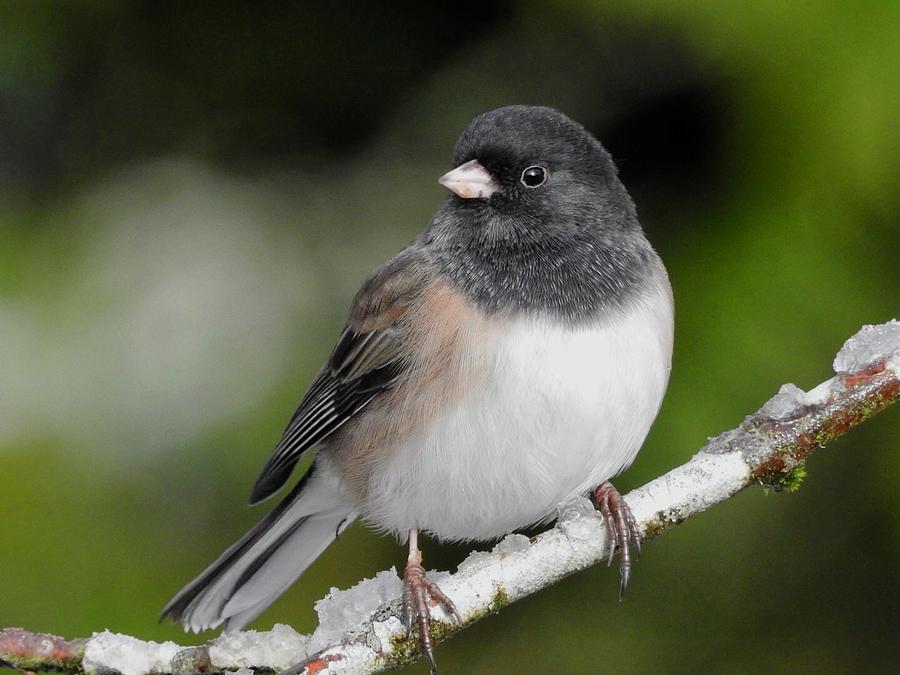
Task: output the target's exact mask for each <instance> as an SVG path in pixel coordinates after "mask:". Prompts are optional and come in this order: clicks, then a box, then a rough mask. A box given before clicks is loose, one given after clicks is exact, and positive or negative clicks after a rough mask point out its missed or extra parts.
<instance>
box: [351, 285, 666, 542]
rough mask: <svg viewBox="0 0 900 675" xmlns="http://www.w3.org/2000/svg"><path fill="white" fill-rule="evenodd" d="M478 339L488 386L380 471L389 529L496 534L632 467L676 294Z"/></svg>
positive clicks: (654, 406) (525, 324) (662, 379)
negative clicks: (585, 320)
mask: <svg viewBox="0 0 900 675" xmlns="http://www.w3.org/2000/svg"><path fill="white" fill-rule="evenodd" d="M481 339H482V340H483V336H481ZM469 342H470V343H469V344H468V345H466V349H467V351H469V353H471V354H473V358H474V359H475V362H477V363H479V364H481V365H480V367H481V368H483V369H484V370H485V371H486V372H485V373H484V375H485V377H484V378H483V380H482V382H483V384H482V385H481V386H479V387H478V388H477V389H476V390H475V391H473V392H471V394H469V395H467V396H465V397H464V399H463V400H462V401H460V402H459V403H458V404H456V405H455V406H453V407H452V408H451V409H449V410H447V411H446V413H444V414H443V415H442V416H440V417H439V418H438V419H437V420H436V421H435V422H434V423H433V424H432V425H431V426H430V428H429V430H428V432H427V433H426V434H424V436H423V437H421V438H417V439H416V440H415V441H414V442H413V441H411V442H409V443H407V444H406V445H405V446H403V447H401V448H399V449H397V451H396V452H392V453H390V455H389V459H388V460H387V461H386V462H384V463H383V464H382V465H380V467H379V469H378V470H376V471H374V472H373V474H372V476H371V480H370V483H369V491H368V494H369V499H368V503H367V504H366V505H365V506H364V508H363V516H364V517H365V518H366V520H368V521H369V522H370V523H372V524H374V525H376V526H378V527H379V528H383V529H385V530H388V531H392V532H395V533H397V534H400V535H401V536H402V535H405V533H406V531H407V530H409V529H410V528H413V527H416V528H419V529H423V530H427V531H429V532H431V533H432V534H434V535H436V536H438V537H439V538H441V539H491V538H494V537H499V536H502V535H503V534H506V533H507V532H510V531H512V530H514V529H517V528H521V527H525V526H527V525H530V524H532V523H536V522H539V521H544V520H548V519H550V518H552V517H553V516H554V515H555V513H556V509H557V506H558V505H559V504H561V503H563V502H565V501H567V500H569V499H570V498H572V497H573V496H575V495H577V494H584V493H586V492H587V491H588V490H590V489H591V488H593V487H595V486H597V485H598V484H600V483H602V482H603V481H605V480H608V479H609V478H611V477H612V476H614V475H615V474H617V473H618V472H620V471H621V470H623V469H624V468H626V467H627V466H629V465H630V464H631V462H632V461H633V460H634V458H635V456H636V455H637V452H638V450H639V449H640V446H641V444H642V443H643V441H644V438H645V437H646V435H647V432H648V431H649V429H650V425H651V423H652V422H653V419H654V418H655V417H656V413H657V411H658V410H659V406H660V404H661V402H662V397H663V393H664V392H665V388H666V384H667V382H668V377H669V369H670V363H671V355H672V302H671V296H670V294H669V291H668V288H667V287H666V288H660V291H659V293H658V294H656V295H655V296H653V297H649V298H647V299H645V300H644V301H642V302H641V303H640V304H638V305H636V306H635V307H634V308H633V309H632V310H631V311H630V312H629V313H628V314H627V315H625V316H622V317H620V318H618V319H616V320H609V319H608V320H605V321H603V322H598V323H597V324H594V325H589V326H583V327H581V328H578V329H566V328H563V327H561V326H560V325H559V324H558V322H556V321H549V320H546V319H538V318H523V319H519V320H516V321H515V322H513V324H512V325H511V329H510V330H509V331H505V332H503V333H502V334H501V335H499V336H498V337H496V338H495V339H494V340H493V341H492V342H491V343H490V344H487V345H485V344H483V343H482V344H474V343H475V340H470V341H469Z"/></svg>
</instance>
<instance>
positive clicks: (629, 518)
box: [591, 482, 641, 601]
mask: <svg viewBox="0 0 900 675" xmlns="http://www.w3.org/2000/svg"><path fill="white" fill-rule="evenodd" d="M591 501H592V502H593V504H594V508H595V509H597V510H598V511H599V512H600V515H601V516H602V517H603V523H604V525H606V534H607V535H608V538H609V559H608V560H607V563H606V564H607V565H611V564H612V561H613V556H614V555H615V551H616V549H618V550H619V577H620V579H621V581H620V582H619V600H620V601H621V600H622V598H623V597H624V595H625V587H626V586H628V579H629V577H630V576H631V549H632V547H634V551H635V553H636V555H635V559H637V558H640V556H641V533H640V532H639V531H638V528H637V523H636V522H635V520H634V515H632V513H631V509H630V508H628V504H626V503H625V500H624V499H622V495H621V494H619V491H618V490H616V488H615V487H613V484H612V483H609V482H606V483H602V484H601V485H599V486H598V487H596V488H594V491H593V492H591Z"/></svg>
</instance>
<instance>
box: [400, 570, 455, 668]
mask: <svg viewBox="0 0 900 675" xmlns="http://www.w3.org/2000/svg"><path fill="white" fill-rule="evenodd" d="M428 596H431V597H432V598H433V599H434V600H436V601H438V602H439V603H441V604H442V605H443V606H444V607H445V608H446V609H447V611H449V612H450V613H451V614H452V615H453V618H454V619H456V621H457V622H458V623H462V617H461V616H460V614H459V611H458V610H457V609H456V605H455V604H453V601H452V600H451V599H450V598H448V597H447V596H446V595H445V594H444V592H443V591H442V590H441V589H440V588H439V587H438V585H437V584H436V583H434V582H433V581H429V580H428V579H427V578H426V577H425V568H423V567H422V565H421V564H420V563H416V562H409V563H407V565H406V570H405V571H404V573H403V627H404V629H405V630H406V635H407V637H409V634H410V632H411V631H412V624H413V618H415V623H416V627H417V628H418V630H419V646H420V647H421V648H422V653H423V654H424V655H425V658H426V659H428V665H429V667H430V668H431V672H432V673H437V663H435V660H434V645H433V644H432V642H431V612H430V611H429V609H428Z"/></svg>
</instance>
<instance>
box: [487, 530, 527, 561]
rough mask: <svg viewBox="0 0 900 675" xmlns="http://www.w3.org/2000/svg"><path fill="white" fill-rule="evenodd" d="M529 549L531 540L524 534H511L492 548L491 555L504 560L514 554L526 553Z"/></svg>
mask: <svg viewBox="0 0 900 675" xmlns="http://www.w3.org/2000/svg"><path fill="white" fill-rule="evenodd" d="M529 548H531V539H529V538H528V537H526V536H525V535H524V534H511V535H509V536H508V537H506V538H505V539H503V540H502V541H501V542H500V543H499V544H497V545H496V546H494V548H493V551H492V553H495V554H497V555H499V556H500V557H501V558H505V557H506V556H509V555H513V554H515V553H521V552H522V551H527V550H528V549H529Z"/></svg>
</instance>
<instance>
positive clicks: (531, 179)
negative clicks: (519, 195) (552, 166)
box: [519, 166, 547, 188]
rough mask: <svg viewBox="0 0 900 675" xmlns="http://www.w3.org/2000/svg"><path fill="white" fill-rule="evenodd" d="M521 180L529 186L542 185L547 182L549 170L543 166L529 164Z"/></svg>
mask: <svg viewBox="0 0 900 675" xmlns="http://www.w3.org/2000/svg"><path fill="white" fill-rule="evenodd" d="M519 180H520V181H522V185H524V186H525V187H527V188H536V187H540V186H541V185H543V184H544V183H546V182H547V170H546V169H545V168H544V167H542V166H529V167H528V168H527V169H525V170H524V171H523V172H522V177H521V178H520V179H519Z"/></svg>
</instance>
